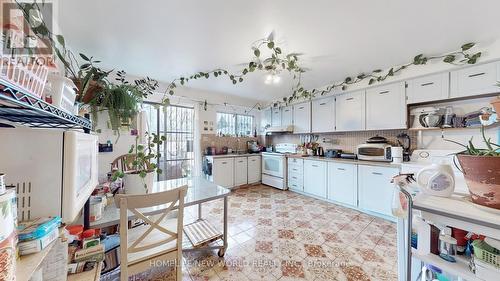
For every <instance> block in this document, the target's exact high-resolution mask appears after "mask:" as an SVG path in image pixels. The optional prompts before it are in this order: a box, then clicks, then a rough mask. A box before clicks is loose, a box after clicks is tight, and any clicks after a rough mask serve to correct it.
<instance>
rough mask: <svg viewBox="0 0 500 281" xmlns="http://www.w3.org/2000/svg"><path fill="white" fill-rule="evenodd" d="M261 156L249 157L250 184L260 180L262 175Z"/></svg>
mask: <svg viewBox="0 0 500 281" xmlns="http://www.w3.org/2000/svg"><path fill="white" fill-rule="evenodd" d="M260 168H261V164H260V156H249V157H248V184H252V183H258V182H260V177H261V171H260Z"/></svg>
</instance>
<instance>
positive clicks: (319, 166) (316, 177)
mask: <svg viewBox="0 0 500 281" xmlns="http://www.w3.org/2000/svg"><path fill="white" fill-rule="evenodd" d="M326 173H327V163H326V162H324V161H314V160H304V192H306V193H309V194H312V195H315V196H318V197H322V198H326V190H327V186H326V185H327V176H326Z"/></svg>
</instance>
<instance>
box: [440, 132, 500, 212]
mask: <svg viewBox="0 0 500 281" xmlns="http://www.w3.org/2000/svg"><path fill="white" fill-rule="evenodd" d="M481 134H482V137H483V141H484V144H485V148H477V147H475V146H474V144H473V143H472V139H471V140H470V141H469V143H468V144H466V145H465V144H461V143H459V142H455V141H452V140H448V141H450V142H453V143H456V144H458V145H460V146H462V147H464V148H465V150H464V151H461V152H459V153H457V155H456V156H457V158H458V162H459V163H460V166H461V167H462V169H461V171H462V172H463V173H464V177H465V181H466V183H467V187H468V189H469V192H470V194H471V198H472V202H473V203H475V204H478V205H481V206H485V207H489V208H493V209H497V210H500V145H499V144H496V143H493V142H492V141H491V139H486V136H485V134H484V127H481Z"/></svg>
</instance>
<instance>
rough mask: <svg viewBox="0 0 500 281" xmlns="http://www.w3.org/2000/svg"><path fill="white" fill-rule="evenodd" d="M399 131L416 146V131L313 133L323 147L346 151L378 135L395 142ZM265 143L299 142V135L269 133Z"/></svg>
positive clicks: (352, 150) (352, 149)
mask: <svg viewBox="0 0 500 281" xmlns="http://www.w3.org/2000/svg"><path fill="white" fill-rule="evenodd" d="M400 133H407V134H408V135H409V136H410V140H411V149H415V148H416V146H417V133H416V132H415V131H408V130H378V131H359V132H338V133H324V134H313V135H317V136H319V138H318V143H319V144H320V145H321V146H322V147H323V148H325V149H332V148H334V149H342V150H343V151H346V152H355V150H356V146H358V145H359V144H362V143H365V142H366V140H367V139H369V138H371V137H373V136H375V135H379V136H382V137H385V138H387V139H388V140H389V143H391V144H393V145H395V144H397V138H396V136H397V135H398V134H400ZM265 138H266V145H270V144H277V143H296V144H300V141H301V138H300V135H294V134H286V135H270V136H266V137H265Z"/></svg>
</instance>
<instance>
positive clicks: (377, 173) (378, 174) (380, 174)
mask: <svg viewBox="0 0 500 281" xmlns="http://www.w3.org/2000/svg"><path fill="white" fill-rule="evenodd" d="M372 174H374V175H377V176H382V175H383V174H382V173H379V172H372Z"/></svg>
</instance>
